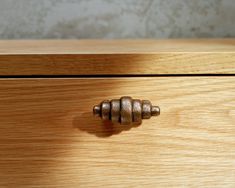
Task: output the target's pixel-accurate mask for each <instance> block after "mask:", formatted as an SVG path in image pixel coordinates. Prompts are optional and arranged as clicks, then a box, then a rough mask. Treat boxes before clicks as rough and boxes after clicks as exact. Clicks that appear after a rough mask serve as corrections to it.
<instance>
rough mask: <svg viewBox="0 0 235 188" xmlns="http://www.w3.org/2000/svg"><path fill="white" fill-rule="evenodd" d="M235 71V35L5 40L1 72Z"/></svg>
mask: <svg viewBox="0 0 235 188" xmlns="http://www.w3.org/2000/svg"><path fill="white" fill-rule="evenodd" d="M210 73H214V74H235V39H197V40H192V39H191V40H176V39H175V40H173V39H172V40H62V41H61V40H47V41H37V40H34V41H9V40H6V41H0V75H8V76H11V75H97V74H100V75H101V74H210Z"/></svg>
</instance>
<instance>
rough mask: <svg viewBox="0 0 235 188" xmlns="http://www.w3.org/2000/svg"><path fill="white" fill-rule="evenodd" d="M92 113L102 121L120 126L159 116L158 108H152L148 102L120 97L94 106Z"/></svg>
mask: <svg viewBox="0 0 235 188" xmlns="http://www.w3.org/2000/svg"><path fill="white" fill-rule="evenodd" d="M93 113H94V115H96V116H99V117H101V119H102V120H105V121H106V120H111V121H112V122H113V123H120V124H122V125H130V124H132V123H134V124H141V123H142V119H149V118H151V116H158V115H160V108H159V107H158V106H152V104H151V102H150V101H148V100H139V99H132V98H131V97H121V98H120V99H113V100H111V101H109V100H105V101H103V102H101V103H100V104H99V105H96V106H94V108H93Z"/></svg>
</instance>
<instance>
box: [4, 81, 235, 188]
mask: <svg viewBox="0 0 235 188" xmlns="http://www.w3.org/2000/svg"><path fill="white" fill-rule="evenodd" d="M122 95H130V96H132V97H134V98H140V99H148V100H151V102H152V103H153V104H155V105H159V106H160V107H161V115H160V116H159V117H156V118H152V119H150V120H145V121H144V122H143V124H142V125H141V126H139V127H134V128H131V127H125V126H111V125H108V124H105V125H103V124H102V122H101V121H100V119H96V118H95V117H93V116H92V112H91V111H92V107H93V105H94V104H97V103H99V102H100V101H102V100H105V99H112V98H119V97H120V96H122ZM0 114H1V115H0V187H66V188H67V187H177V188H178V187H204V188H206V187H208V188H209V187H213V188H216V187H218V188H221V187H235V181H234V180H235V77H184V78H182V77H181V78H180V77H174V78H169V77H168V78H164V77H162V78H118V79H17V80H16V79H7V80H3V79H1V80H0Z"/></svg>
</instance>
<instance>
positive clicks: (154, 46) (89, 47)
mask: <svg viewBox="0 0 235 188" xmlns="http://www.w3.org/2000/svg"><path fill="white" fill-rule="evenodd" d="M178 52H180V53H220V52H222V53H233V52H234V53H235V38H233V39H165V40H163V39H161V40H139V39H138V40H137V39H136V40H0V55H27V54H28V55H40V54H50V55H53V54H75V55H76V54H78V55H79V54H157V53H178Z"/></svg>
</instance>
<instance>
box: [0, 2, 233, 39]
mask: <svg viewBox="0 0 235 188" xmlns="http://www.w3.org/2000/svg"><path fill="white" fill-rule="evenodd" d="M188 37H235V0H0V38H2V39H21V38H188Z"/></svg>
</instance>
